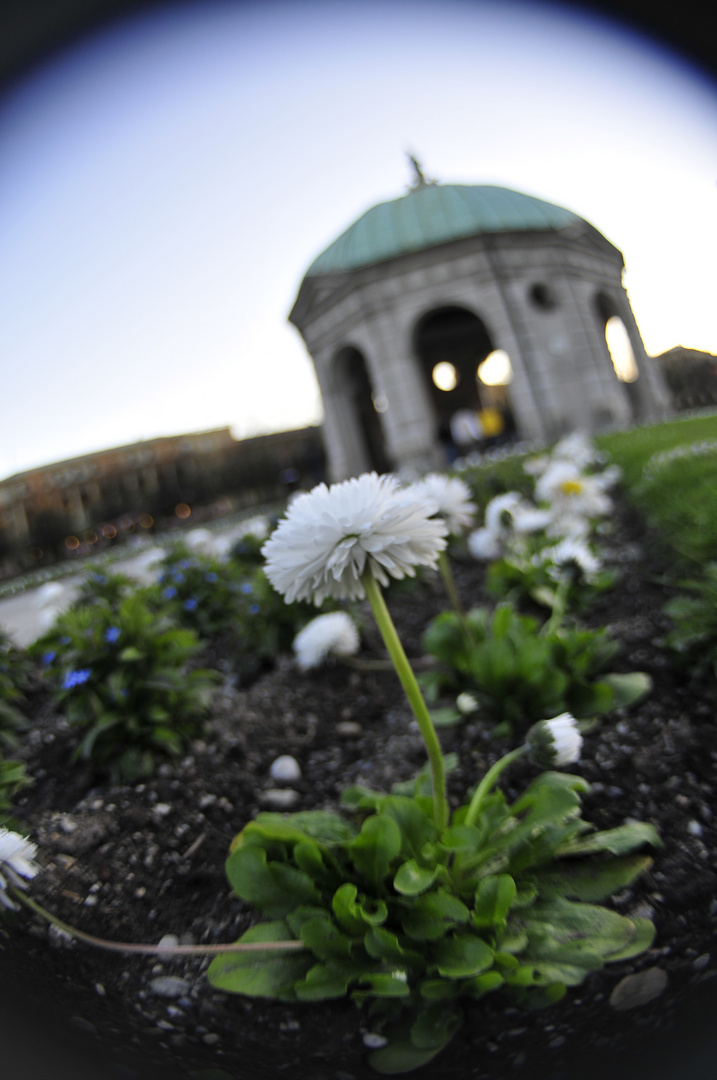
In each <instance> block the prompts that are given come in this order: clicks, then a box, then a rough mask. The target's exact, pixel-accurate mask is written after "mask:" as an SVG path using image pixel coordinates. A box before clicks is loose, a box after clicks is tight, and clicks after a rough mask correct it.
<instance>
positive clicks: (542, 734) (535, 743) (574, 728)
mask: <svg viewBox="0 0 717 1080" xmlns="http://www.w3.org/2000/svg"><path fill="white" fill-rule="evenodd" d="M526 745H527V747H528V749H529V751H530V756H531V757H532V759H533V761H534V762H535V764H536V765H538V766H539V767H540V768H541V769H554V768H556V767H557V768H560V767H561V766H562V765H572V764H573V762H575V761H577V760H578V758H579V757H580V751H581V750H582V746H583V737H582V735H581V734H580V731H579V729H578V724H577V720H576V719H575V717H574V716H572V715H571V714H570V713H569V712H564V713H561V714H560V716H554V717H553V719H552V720H540V721H538V723H537V724H533V726H532V727H531V729H530V731H529V732H528V738H527V739H526Z"/></svg>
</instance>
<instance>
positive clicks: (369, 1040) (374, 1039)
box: [363, 1031, 388, 1050]
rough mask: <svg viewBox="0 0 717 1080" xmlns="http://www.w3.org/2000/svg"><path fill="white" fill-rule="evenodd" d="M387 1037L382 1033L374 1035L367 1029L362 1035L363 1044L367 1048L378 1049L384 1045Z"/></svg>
mask: <svg viewBox="0 0 717 1080" xmlns="http://www.w3.org/2000/svg"><path fill="white" fill-rule="evenodd" d="M387 1043H388V1039H386V1038H384V1036H383V1035H375V1034H374V1033H373V1032H372V1031H367V1032H366V1033H365V1035H364V1037H363V1044H364V1046H367V1047H368V1048H369V1050H380V1049H381V1047H382V1046H386V1045H387Z"/></svg>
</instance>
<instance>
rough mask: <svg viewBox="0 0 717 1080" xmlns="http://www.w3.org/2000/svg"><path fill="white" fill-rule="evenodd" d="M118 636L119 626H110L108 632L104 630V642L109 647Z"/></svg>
mask: <svg viewBox="0 0 717 1080" xmlns="http://www.w3.org/2000/svg"><path fill="white" fill-rule="evenodd" d="M119 636H120V628H119V626H110V628H109V630H105V641H106V642H108V644H110V645H114V643H115V641H116V640H117V638H118V637H119Z"/></svg>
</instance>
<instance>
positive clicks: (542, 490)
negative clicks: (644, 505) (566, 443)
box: [535, 461, 612, 518]
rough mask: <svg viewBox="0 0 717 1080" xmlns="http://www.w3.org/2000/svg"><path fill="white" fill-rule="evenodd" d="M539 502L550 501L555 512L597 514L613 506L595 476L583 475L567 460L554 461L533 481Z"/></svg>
mask: <svg viewBox="0 0 717 1080" xmlns="http://www.w3.org/2000/svg"><path fill="white" fill-rule="evenodd" d="M535 498H536V499H537V500H538V502H545V503H550V505H551V506H552V508H553V510H554V512H555V513H556V514H565V515H567V516H568V517H570V516H575V517H589V518H595V517H600V516H602V515H603V514H607V513H609V511H610V510H611V508H612V503H611V501H610V498H609V497H608V496H607V495H606V494H605V492H604V490H603V489H602V487H601V485H600V484H599V483H596V481H595V479H594V477H592V476H585V475H584V474H583V473H582V472H581V471H580V469H579V468H578V467H577V466H576V465H574V464H573V463H572V462H570V461H555V462H553V464H552V465H551V466H550V467H549V468H548V469H546V471H545V472H544V473H543V474H542V476H540V477H538V480H537V481H536V484H535Z"/></svg>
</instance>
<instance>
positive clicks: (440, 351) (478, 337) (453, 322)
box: [413, 304, 514, 445]
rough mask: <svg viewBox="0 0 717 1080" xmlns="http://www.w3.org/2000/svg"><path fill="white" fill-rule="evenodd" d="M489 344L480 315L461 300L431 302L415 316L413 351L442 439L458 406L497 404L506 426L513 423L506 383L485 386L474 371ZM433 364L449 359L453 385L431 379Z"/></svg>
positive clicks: (493, 346)
mask: <svg viewBox="0 0 717 1080" xmlns="http://www.w3.org/2000/svg"><path fill="white" fill-rule="evenodd" d="M495 349H496V344H495V342H494V340H493V338H492V336H491V334H490V332H489V330H488V328H487V327H486V325H485V323H484V322H483V320H482V319H481V318H480V317H479V316H478V315H476V313H475V312H473V311H471V310H470V309H469V308H467V307H465V306H463V305H458V304H444V305H442V306H440V307H434V308H432V309H431V310H429V311H427V312H425V313H424V314H423V315H422V316H421V317H420V318H419V319H418V321H417V323H416V326H415V329H414V332H413V351H414V354H415V356H416V358H417V360H418V363H419V366H420V369H421V374H422V377H423V380H424V383H425V385H426V387H427V390H428V396H429V399H430V401H431V404H432V406H433V412H434V417H435V425H436V428H435V433H436V435H437V436H438V438H439V439H440V440H441V442H443V443H444V445H448V443H449V441H450V430H451V418H452V417H453V416H455V414H456V413H457V412H458V411H459V410H464V409H468V410H470V411H472V412H478V411H480V410H481V409H485V408H489V407H492V408H497V409H499V410H500V412H501V414H502V415H503V421H502V422H503V424H505V425H506V430H508V429H510V430H512V429H513V426H514V425H513V421H512V416H511V412H510V401H509V395H508V390H507V387H506V386H500V387H498V386H486V385H484V384H483V383H482V382H481V380H480V379H479V377H478V368H479V367H480V365H481V364H482V363H483V361H484V360H485V359H486V357H487V356H489V355H490V354H491V353H493V352H494V351H495ZM439 365H450V367H451V368H452V369H453V372H454V374H455V385H452V386H451V385H444V386H439V385H437V382H436V377H435V375H436V374H437V373H436V369H437V368H438V366H439ZM506 422H507V423H506Z"/></svg>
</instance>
